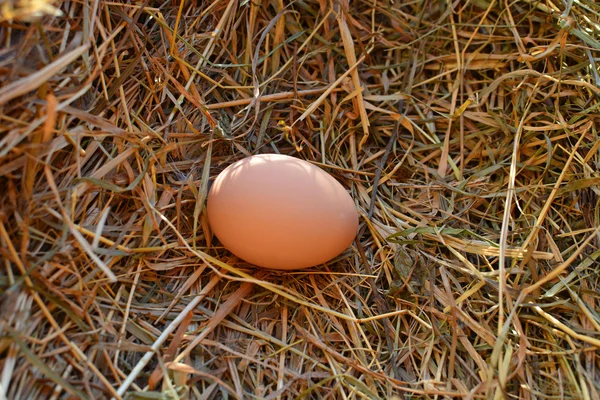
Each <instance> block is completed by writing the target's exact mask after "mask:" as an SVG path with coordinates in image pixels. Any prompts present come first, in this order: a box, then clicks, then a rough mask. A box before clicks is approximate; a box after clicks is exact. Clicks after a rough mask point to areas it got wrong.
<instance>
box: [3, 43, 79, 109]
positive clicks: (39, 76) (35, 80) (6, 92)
mask: <svg viewBox="0 0 600 400" xmlns="http://www.w3.org/2000/svg"><path fill="white" fill-rule="evenodd" d="M89 48H90V46H89V45H87V44H84V45H82V46H79V47H77V48H75V49H73V50H71V51H70V52H68V53H65V54H63V55H62V56H61V57H60V58H57V59H56V60H54V61H53V62H51V63H50V64H48V65H46V66H45V67H44V68H42V69H40V70H39V71H37V72H34V73H33V74H31V75H29V76H27V77H25V78H22V79H20V80H18V81H16V82H13V83H11V84H9V85H6V86H4V87H3V88H0V105H2V104H5V103H7V102H9V101H11V100H12V99H16V98H17V97H19V96H22V95H24V94H26V93H29V92H31V91H33V90H35V89H37V88H39V87H40V86H42V85H43V84H44V83H45V82H47V81H48V80H49V79H50V78H52V77H53V76H54V75H56V74H58V73H59V72H60V71H61V70H62V69H64V68H66V67H67V66H68V65H69V64H71V63H72V62H73V61H75V60H76V59H77V58H79V57H80V56H81V55H82V54H83V53H85V52H86V51H87V50H88V49H89Z"/></svg>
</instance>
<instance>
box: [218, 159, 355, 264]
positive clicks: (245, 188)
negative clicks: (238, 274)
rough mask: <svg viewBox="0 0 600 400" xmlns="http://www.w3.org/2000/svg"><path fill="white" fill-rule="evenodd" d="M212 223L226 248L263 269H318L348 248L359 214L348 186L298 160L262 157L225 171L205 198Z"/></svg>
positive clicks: (245, 161) (244, 161) (352, 238)
mask: <svg viewBox="0 0 600 400" xmlns="http://www.w3.org/2000/svg"><path fill="white" fill-rule="evenodd" d="M207 213H208V221H209V224H210V226H211V229H212V230H213V232H214V233H215V235H216V236H217V238H218V239H219V240H220V241H221V243H222V244H223V246H225V248H227V249H228V250H229V251H231V252H232V253H233V254H235V255H236V256H238V257H239V258H241V259H243V260H245V261H247V262H249V263H251V264H254V265H257V266H259V267H264V268H272V269H282V270H289V269H301V268H308V267H311V266H315V265H319V264H322V263H324V262H327V261H329V260H331V259H332V258H334V257H336V256H338V255H339V254H340V253H342V252H343V251H344V250H345V249H347V248H348V246H350V244H351V243H352V241H353V240H354V237H355V236H356V233H357V230H358V213H357V211H356V207H355V205H354V201H353V200H352V198H351V197H350V195H349V194H348V192H346V190H345V189H344V187H343V186H342V185H341V184H340V183H339V182H338V181H336V180H335V179H334V178H333V177H332V176H331V175H329V174H328V173H326V172H325V171H323V170H322V169H320V168H318V167H316V166H314V165H312V164H310V163H309V162H306V161H304V160H300V159H298V158H294V157H289V156H283V155H279V154H261V155H256V156H252V157H248V158H245V159H243V160H240V161H238V162H236V163H234V164H232V165H230V166H229V167H227V168H226V169H225V170H224V171H223V172H221V174H219V176H218V177H217V179H216V180H215V182H214V183H213V185H212V188H211V190H210V193H209V195H208V200H207Z"/></svg>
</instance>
